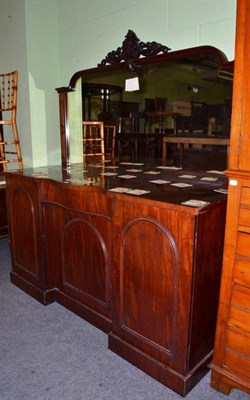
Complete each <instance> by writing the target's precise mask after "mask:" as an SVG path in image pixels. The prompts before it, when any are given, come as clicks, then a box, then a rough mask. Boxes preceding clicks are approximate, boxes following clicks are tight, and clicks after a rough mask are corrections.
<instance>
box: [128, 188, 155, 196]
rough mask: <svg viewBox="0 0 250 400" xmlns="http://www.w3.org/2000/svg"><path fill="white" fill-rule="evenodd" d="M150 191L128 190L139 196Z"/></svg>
mask: <svg viewBox="0 0 250 400" xmlns="http://www.w3.org/2000/svg"><path fill="white" fill-rule="evenodd" d="M147 193H150V191H149V190H141V189H133V190H130V192H129V194H134V195H136V196H141V195H142V194H147Z"/></svg>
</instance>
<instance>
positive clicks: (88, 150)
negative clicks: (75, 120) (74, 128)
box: [82, 121, 105, 163]
mask: <svg viewBox="0 0 250 400" xmlns="http://www.w3.org/2000/svg"><path fill="white" fill-rule="evenodd" d="M82 140H83V158H84V161H85V162H86V163H89V162H96V161H101V162H104V161H105V151H104V123H103V122H102V121H83V139H82Z"/></svg>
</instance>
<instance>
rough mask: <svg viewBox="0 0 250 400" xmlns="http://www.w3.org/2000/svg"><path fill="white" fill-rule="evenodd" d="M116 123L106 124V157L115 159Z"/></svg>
mask: <svg viewBox="0 0 250 400" xmlns="http://www.w3.org/2000/svg"><path fill="white" fill-rule="evenodd" d="M115 140H116V125H104V150H105V158H106V159H111V160H114V159H115Z"/></svg>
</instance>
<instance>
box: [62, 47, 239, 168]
mask: <svg viewBox="0 0 250 400" xmlns="http://www.w3.org/2000/svg"><path fill="white" fill-rule="evenodd" d="M137 65H138V67H137V68H136V71H135V72H131V71H129V70H128V68H127V66H126V63H117V64H114V65H111V66H110V65H109V66H105V67H101V68H100V67H99V68H94V69H92V70H86V71H80V72H78V73H76V74H75V75H74V76H73V77H72V79H71V84H70V86H69V88H60V89H57V91H58V92H59V96H60V95H61V96H62V95H63V93H64V95H65V94H66V96H67V105H68V106H67V107H66V108H67V110H66V111H67V112H66V116H65V115H64V113H63V110H62V107H61V138H62V137H64V138H65V137H66V136H67V135H66V133H65V131H67V129H66V128H67V127H68V136H69V141H68V143H69V149H68V150H69V153H70V155H68V160H67V162H66V164H67V163H68V164H69V163H70V162H71V163H72V162H82V161H83V150H82V141H81V140H82V123H83V121H86V120H88V121H103V123H104V127H105V126H113V127H115V130H116V141H115V157H117V158H119V159H121V160H128V161H131V160H132V161H140V160H141V159H145V157H146V158H148V159H151V160H152V161H157V162H160V161H164V163H167V164H173V163H174V164H175V163H179V164H180V163H190V160H193V162H194V161H195V159H197V160H198V159H200V161H201V163H200V164H201V165H199V163H197V166H198V167H200V166H201V168H203V167H204V168H207V165H205V164H206V163H204V157H206V159H207V160H208V163H207V164H208V165H209V162H210V161H211V160H213V165H211V169H212V168H216V165H215V164H216V163H215V161H216V159H218V163H217V164H218V167H219V168H224V169H225V168H226V163H227V144H228V142H229V140H228V141H227V138H229V134H230V118H231V99H232V63H228V62H227V60H226V57H225V56H224V55H223V53H221V52H220V51H219V50H218V49H215V48H212V47H210V46H203V47H201V48H194V49H188V50H182V51H177V52H170V53H168V54H160V55H157V56H153V57H144V58H142V59H140V60H139V61H138V62H137ZM134 77H136V78H138V84H139V88H137V87H136V88H134V89H135V90H133V87H132V89H131V88H130V89H129V90H128V88H127V87H128V79H130V78H134ZM63 115H64V117H62V116H63ZM169 137H171V138H170V139H168V138H169ZM173 137H174V138H179V139H178V140H179V142H178V140H177V139H176V142H174V140H175V139H173ZM180 138H191V139H190V140H189V139H185V140H184V139H183V143H182V142H181V139H180ZM192 138H193V142H192ZM199 138H203V141H200V139H199ZM204 138H206V139H207V138H208V139H209V138H210V139H209V140H207V142H206V140H205V139H204ZM198 139H199V140H198ZM220 139H221V141H220ZM220 143H222V144H221V145H220ZM180 146H181V149H182V151H181V152H180V151H179V150H180V149H179V148H180ZM164 149H165V150H164ZM62 150H63V146H62ZM164 151H165V154H163V152H164ZM180 153H181V155H180ZM180 157H182V158H181V159H180ZM65 158H67V157H64V158H63V157H62V160H63V162H65ZM209 160H210V161H209ZM202 163H203V165H202ZM191 167H193V166H192V165H191Z"/></svg>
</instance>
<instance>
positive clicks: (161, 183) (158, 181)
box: [149, 179, 170, 185]
mask: <svg viewBox="0 0 250 400" xmlns="http://www.w3.org/2000/svg"><path fill="white" fill-rule="evenodd" d="M149 182H151V183H157V184H158V185H164V184H165V183H170V181H165V180H164V179H155V180H154V181H149Z"/></svg>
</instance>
